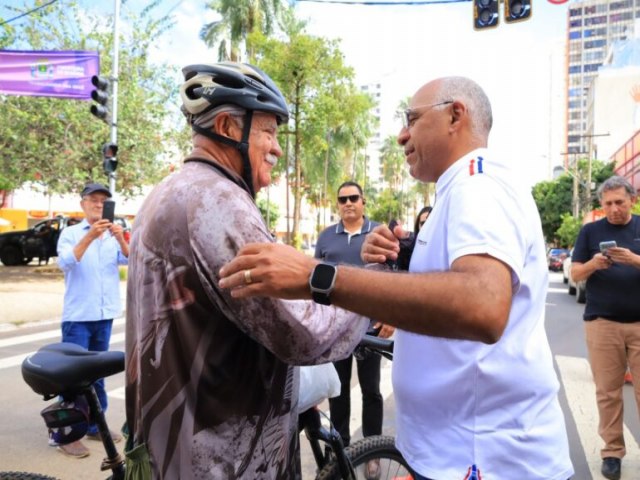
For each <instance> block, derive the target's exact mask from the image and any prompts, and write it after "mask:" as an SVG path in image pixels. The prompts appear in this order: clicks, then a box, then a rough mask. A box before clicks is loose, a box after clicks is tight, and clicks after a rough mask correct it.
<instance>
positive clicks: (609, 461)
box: [600, 457, 621, 480]
mask: <svg viewBox="0 0 640 480" xmlns="http://www.w3.org/2000/svg"><path fill="white" fill-rule="evenodd" d="M620 464H621V461H620V459H619V458H616V457H605V458H603V459H602V469H601V470H600V471H601V472H602V475H603V476H604V477H605V478H608V479H609V480H620Z"/></svg>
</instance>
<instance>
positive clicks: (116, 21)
mask: <svg viewBox="0 0 640 480" xmlns="http://www.w3.org/2000/svg"><path fill="white" fill-rule="evenodd" d="M113 9H114V13H113V71H112V74H111V143H113V144H114V145H117V144H118V68H119V65H118V53H119V51H120V36H119V34H118V31H119V25H120V0H114V1H113ZM109 190H110V191H111V193H112V194H115V192H116V172H115V171H114V172H110V173H109Z"/></svg>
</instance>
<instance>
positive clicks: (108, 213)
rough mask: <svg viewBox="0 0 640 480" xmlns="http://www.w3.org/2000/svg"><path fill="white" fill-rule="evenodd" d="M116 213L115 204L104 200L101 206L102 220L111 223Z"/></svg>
mask: <svg viewBox="0 0 640 480" xmlns="http://www.w3.org/2000/svg"><path fill="white" fill-rule="evenodd" d="M115 213H116V202H114V201H113V200H105V201H104V204H103V205H102V218H105V219H107V220H109V221H110V222H111V223H113V218H114V216H115Z"/></svg>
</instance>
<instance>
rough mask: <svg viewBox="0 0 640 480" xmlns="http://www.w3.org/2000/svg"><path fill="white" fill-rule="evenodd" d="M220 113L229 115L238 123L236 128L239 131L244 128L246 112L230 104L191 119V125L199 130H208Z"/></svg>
mask: <svg viewBox="0 0 640 480" xmlns="http://www.w3.org/2000/svg"><path fill="white" fill-rule="evenodd" d="M221 113H228V114H230V115H231V116H232V117H234V118H235V119H236V121H237V123H238V127H240V128H241V129H242V128H243V127H244V116H245V114H246V113H247V111H246V110H245V109H244V108H240V107H237V106H235V105H231V104H227V105H220V106H218V107H216V108H213V109H211V110H209V111H208V112H204V113H202V114H200V115H195V116H193V117H192V119H191V123H193V125H197V126H199V127H201V128H206V129H207V130H208V129H210V128H211V127H212V126H213V123H214V122H215V120H216V117H217V116H218V115H219V114H221Z"/></svg>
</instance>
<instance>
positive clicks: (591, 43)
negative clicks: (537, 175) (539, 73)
mask: <svg viewBox="0 0 640 480" xmlns="http://www.w3.org/2000/svg"><path fill="white" fill-rule="evenodd" d="M567 15H568V18H567V22H568V25H567V36H568V38H567V40H568V41H567V62H566V65H567V72H566V82H567V108H566V135H565V147H566V148H565V150H564V151H565V152H568V153H575V154H578V153H588V154H589V155H592V154H593V135H594V134H597V133H598V132H593V130H592V129H593V125H592V124H591V123H590V120H589V90H590V89H591V88H592V86H593V80H594V78H595V77H596V76H597V75H598V70H599V68H600V66H602V65H603V63H604V62H605V59H606V58H607V54H608V53H609V51H610V50H611V48H612V47H613V45H614V43H616V42H620V41H624V40H627V39H629V38H631V37H633V31H634V23H635V20H636V18H640V0H585V1H578V2H574V3H572V4H571V6H570V7H569V9H568V13H567ZM569 157H570V155H567V156H566V161H567V162H568V161H569V159H570V158H569Z"/></svg>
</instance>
